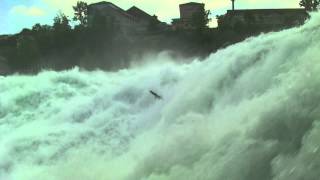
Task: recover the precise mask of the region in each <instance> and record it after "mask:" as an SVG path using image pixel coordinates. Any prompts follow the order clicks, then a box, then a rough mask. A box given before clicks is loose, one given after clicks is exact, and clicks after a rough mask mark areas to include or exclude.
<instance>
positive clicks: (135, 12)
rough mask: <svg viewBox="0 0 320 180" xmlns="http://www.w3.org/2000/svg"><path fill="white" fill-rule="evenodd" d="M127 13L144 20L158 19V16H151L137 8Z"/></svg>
mask: <svg viewBox="0 0 320 180" xmlns="http://www.w3.org/2000/svg"><path fill="white" fill-rule="evenodd" d="M127 13H128V14H130V15H132V16H134V17H136V18H138V19H144V20H152V19H156V20H158V19H157V18H156V16H151V15H150V14H148V13H146V12H145V11H143V10H141V9H139V8H137V7H136V6H132V7H131V8H130V9H128V10H127Z"/></svg>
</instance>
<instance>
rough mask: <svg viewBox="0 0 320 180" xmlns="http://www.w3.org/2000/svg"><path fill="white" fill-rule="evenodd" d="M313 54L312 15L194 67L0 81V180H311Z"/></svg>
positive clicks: (319, 156)
mask: <svg viewBox="0 0 320 180" xmlns="http://www.w3.org/2000/svg"><path fill="white" fill-rule="evenodd" d="M319 55H320V14H315V15H313V17H312V19H311V20H310V21H309V22H308V23H307V24H306V25H304V26H302V27H300V28H293V29H290V30H286V31H282V32H278V33H270V34H265V35H260V36H259V37H256V38H250V39H248V40H246V41H244V42H242V43H239V44H236V45H233V46H231V47H228V48H226V49H224V50H220V51H219V52H217V53H215V54H212V55H211V56H210V57H209V58H208V59H206V60H205V61H202V62H199V61H193V62H192V63H186V64H181V63H174V62H172V61H171V62H170V61H165V60H163V58H162V57H160V58H159V59H160V60H159V61H156V60H154V62H153V63H149V64H145V65H143V66H139V67H133V68H131V69H127V70H121V71H119V72H115V73H111V72H110V73H108V72H102V71H96V72H83V71H80V70H78V69H74V70H70V71H65V72H53V71H46V72H42V73H40V74H38V75H35V76H19V75H13V76H8V77H0V147H1V148H0V179H1V180H71V179H77V180H271V179H273V180H301V179H304V180H318V179H319V177H320V149H319V147H320V78H319V75H320V59H319V57H320V56H319ZM149 61H150V60H149ZM149 90H154V91H156V92H157V93H159V94H161V95H162V96H163V100H156V99H154V97H153V96H152V95H151V94H150V93H149Z"/></svg>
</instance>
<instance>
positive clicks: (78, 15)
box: [73, 1, 88, 26]
mask: <svg viewBox="0 0 320 180" xmlns="http://www.w3.org/2000/svg"><path fill="white" fill-rule="evenodd" d="M73 10H74V17H73V20H74V21H79V22H80V25H82V26H86V25H87V22H88V4H87V3H86V2H83V1H78V2H77V5H76V6H73Z"/></svg>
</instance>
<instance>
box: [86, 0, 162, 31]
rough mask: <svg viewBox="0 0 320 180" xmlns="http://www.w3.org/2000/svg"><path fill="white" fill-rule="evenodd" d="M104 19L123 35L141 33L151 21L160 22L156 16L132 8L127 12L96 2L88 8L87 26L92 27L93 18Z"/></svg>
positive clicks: (111, 4) (105, 3) (108, 3)
mask: <svg viewBox="0 0 320 180" xmlns="http://www.w3.org/2000/svg"><path fill="white" fill-rule="evenodd" d="M98 16H99V17H104V18H105V19H106V20H109V21H112V22H113V23H114V25H115V26H116V27H118V28H119V30H120V31H122V32H123V33H125V34H131V33H141V32H145V31H147V30H148V26H149V24H150V23H151V20H154V21H156V22H160V21H159V20H158V19H157V17H156V16H150V15H149V14H147V13H146V12H144V11H142V10H141V9H139V8H137V7H135V6H133V7H132V8H130V9H128V10H127V11H125V10H123V9H121V8H120V7H118V6H116V5H114V4H113V3H111V2H106V1H102V2H98V3H94V4H90V5H89V6H88V25H89V26H92V25H93V23H94V18H96V17H98Z"/></svg>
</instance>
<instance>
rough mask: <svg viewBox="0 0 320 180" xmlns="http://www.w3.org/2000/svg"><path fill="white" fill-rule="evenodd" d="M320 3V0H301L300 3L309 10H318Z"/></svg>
mask: <svg viewBox="0 0 320 180" xmlns="http://www.w3.org/2000/svg"><path fill="white" fill-rule="evenodd" d="M319 4H320V0H301V1H300V3H299V5H300V6H301V7H304V8H305V9H306V10H307V11H316V10H317V9H318V6H319Z"/></svg>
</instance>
